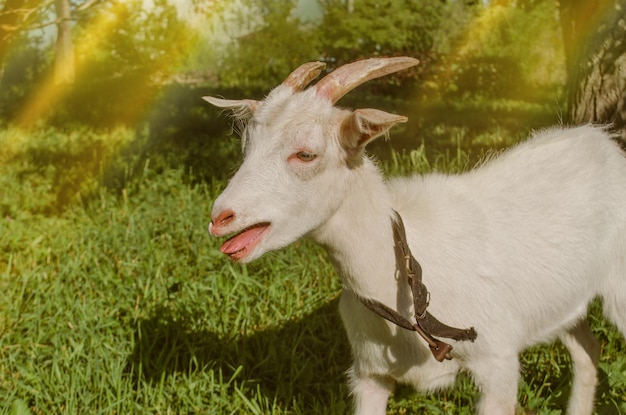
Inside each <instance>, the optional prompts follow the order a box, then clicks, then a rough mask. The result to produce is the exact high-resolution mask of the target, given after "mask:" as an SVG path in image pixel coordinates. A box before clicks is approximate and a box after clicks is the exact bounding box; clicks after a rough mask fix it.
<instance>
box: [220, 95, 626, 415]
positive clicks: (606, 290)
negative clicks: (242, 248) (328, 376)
mask: <svg viewBox="0 0 626 415" xmlns="http://www.w3.org/2000/svg"><path fill="white" fill-rule="evenodd" d="M351 114H354V113H351V112H349V111H346V110H340V109H337V108H335V107H333V106H332V104H330V103H329V102H327V101H323V100H321V99H319V97H316V96H315V91H314V90H313V89H308V90H305V91H303V92H298V93H291V92H290V91H287V90H286V88H284V87H279V88H277V89H276V90H275V91H274V92H272V94H270V96H269V97H268V98H267V99H266V100H264V101H262V102H260V103H259V107H258V108H256V109H255V112H254V115H253V116H252V119H251V120H250V121H249V124H248V127H247V130H246V132H245V136H246V145H245V158H244V162H243V165H242V166H241V168H240V170H239V171H238V172H237V174H236V175H235V176H234V178H233V179H232V181H231V183H230V184H229V186H228V187H227V189H226V190H225V191H224V193H223V194H222V195H221V196H220V197H219V198H218V199H217V200H216V201H215V204H214V206H213V212H212V213H213V215H212V217H213V219H214V222H215V223H213V224H212V225H211V228H210V231H211V233H213V234H215V235H218V236H221V235H225V234H229V233H232V232H235V231H240V230H242V229H244V228H246V227H248V226H250V225H253V224H256V223H259V222H270V223H271V227H270V230H269V231H268V232H267V233H266V234H265V235H264V237H263V240H262V241H261V242H260V243H259V244H258V245H257V246H256V248H254V249H253V250H252V251H251V252H250V253H249V254H248V255H247V256H246V257H245V258H243V259H242V261H244V262H247V261H250V260H253V259H255V258H257V257H259V256H260V255H262V254H263V253H265V252H267V251H268V250H271V249H276V248H279V247H282V246H285V245H287V244H289V243H292V242H294V241H295V240H297V239H298V238H300V237H302V236H309V237H311V238H313V239H314V240H316V241H317V242H319V243H320V244H322V245H323V246H324V247H325V248H326V249H327V250H328V252H329V254H330V256H331V258H332V260H333V262H334V263H335V265H336V267H337V270H338V272H339V274H340V276H341V278H342V281H343V284H344V286H345V290H344V293H343V295H342V298H341V302H340V311H341V316H342V318H343V321H344V325H345V328H346V330H347V333H348V338H349V339H350V344H351V347H352V352H353V356H354V363H353V365H352V368H351V369H350V371H349V377H350V388H351V391H352V393H353V395H354V398H355V408H356V413H357V414H361V415H363V414H373V415H375V414H384V412H385V407H386V403H387V399H388V396H389V394H390V393H391V392H392V390H393V385H394V384H395V383H397V382H399V383H405V384H410V385H413V386H414V387H415V388H417V389H419V390H424V391H432V390H435V389H438V388H442V387H446V386H448V385H451V384H452V383H453V382H454V379H455V376H456V375H457V373H458V372H459V371H460V370H465V371H468V372H469V373H471V375H472V377H473V379H474V381H475V383H476V384H477V386H478V387H479V389H480V391H481V398H480V401H479V403H478V407H477V408H476V409H477V412H478V413H479V414H483V415H499V414H501V415H513V414H514V413H515V410H516V404H517V402H516V399H517V388H518V381H519V372H520V368H519V362H518V355H519V353H520V352H521V351H522V350H523V349H525V348H527V347H529V346H532V345H535V344H538V343H542V342H548V341H552V340H554V339H557V338H561V339H562V341H563V343H564V345H565V346H566V347H567V348H568V350H569V351H570V353H571V355H572V360H573V365H574V371H573V373H574V380H573V392H572V396H571V399H570V404H569V408H568V414H570V415H590V414H591V412H592V407H593V398H594V391H595V385H596V382H597V381H596V365H597V360H598V350H599V347H598V344H597V341H596V340H595V339H594V338H593V335H592V334H591V331H590V329H589V327H588V326H587V324H586V323H585V320H584V319H585V315H586V312H587V305H588V303H589V302H590V301H591V300H592V299H593V298H594V297H597V296H600V297H603V299H604V308H605V312H606V315H607V317H608V318H610V319H611V320H612V321H613V322H614V323H615V324H616V325H617V327H618V328H619V329H620V330H621V332H622V333H626V159H625V157H624V154H623V153H622V151H621V150H620V148H619V147H618V145H616V143H614V142H613V141H612V140H611V139H610V137H608V135H607V134H606V133H605V132H604V130H602V129H600V128H596V127H592V126H581V127H577V128H555V129H552V130H547V131H544V132H541V133H538V134H536V135H535V136H534V137H532V138H530V139H529V140H528V141H527V142H525V143H523V144H520V145H518V146H516V147H515V148H513V149H511V150H509V151H507V152H506V153H504V154H502V155H500V156H499V157H496V158H494V159H492V160H489V161H487V162H485V163H484V164H483V165H482V166H480V167H479V168H476V169H475V170H473V171H471V172H469V173H466V174H462V175H441V174H435V175H428V176H424V177H421V176H415V177H406V178H395V179H391V180H388V181H386V180H385V179H384V178H383V176H382V175H381V173H380V172H379V171H378V169H377V168H376V166H375V165H374V164H373V163H372V162H371V161H370V160H369V159H367V158H366V157H365V156H363V155H362V154H361V152H359V151H357V154H356V156H355V154H354V153H355V152H354V149H348V148H347V146H346V144H345V142H346V138H345V137H342V136H341V134H342V132H341V131H342V130H341V128H340V126H341V123H342V122H343V121H344V120H346V119H347V118H348V117H350V116H351ZM383 133H384V132H382V133H381V134H383ZM303 149H306V150H307V151H309V152H313V153H315V154H316V155H317V158H316V159H315V160H314V161H313V162H309V163H306V162H302V161H300V160H298V159H297V158H295V157H294V155H295V154H297V152H298V151H301V150H303ZM358 150H362V149H358ZM355 157H357V159H355ZM355 160H356V161H355ZM392 209H393V210H396V211H397V212H399V214H400V215H401V216H402V218H403V220H404V223H405V225H406V231H407V236H408V241H409V245H410V248H411V250H412V252H413V254H414V256H415V257H416V259H417V260H418V261H419V262H420V264H421V265H422V268H423V280H424V283H425V284H426V286H427V287H428V289H429V290H430V293H431V305H430V307H429V311H430V312H431V313H432V314H433V315H434V316H436V317H437V318H438V319H439V320H441V321H442V322H445V323H446V324H449V325H452V326H456V327H469V326H474V327H475V329H476V331H477V333H478V338H477V340H476V341H475V342H474V343H471V342H455V341H452V340H450V342H451V343H452V345H453V346H454V350H453V352H452V353H453V356H454V359H453V360H451V361H444V362H442V363H439V362H437V361H435V359H433V357H432V356H431V355H430V352H429V350H428V348H427V346H426V344H425V343H424V341H423V340H422V339H421V338H420V337H419V336H418V335H417V334H415V333H414V332H410V331H406V330H404V329H401V328H398V327H396V326H394V325H392V324H390V323H388V322H386V321H385V320H383V319H382V318H381V317H379V316H378V315H376V314H374V313H372V312H371V311H369V310H367V309H366V308H364V306H363V305H362V304H361V303H360V302H359V300H358V299H357V296H363V297H367V298H373V299H376V300H378V301H380V302H382V303H384V304H386V305H388V306H390V307H392V308H394V309H396V310H398V311H399V312H401V313H402V314H403V315H405V316H406V317H407V318H411V316H412V315H413V311H412V305H411V299H410V296H409V295H410V293H409V290H408V285H407V282H406V275H404V273H403V272H400V271H397V270H396V259H395V256H394V251H393V238H392V230H391V222H390V221H391V219H390V218H391V217H392V215H393V213H392ZM225 211H232V212H233V218H232V219H231V220H229V221H228V222H227V223H224V224H219V223H217V222H219V221H218V220H217V219H218V218H220V214H222V213H223V212H225Z"/></svg>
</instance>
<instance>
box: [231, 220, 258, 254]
mask: <svg viewBox="0 0 626 415" xmlns="http://www.w3.org/2000/svg"><path fill="white" fill-rule="evenodd" d="M266 229H267V225H259V226H255V227H253V228H249V229H246V230H244V231H243V232H241V233H239V234H237V235H235V236H233V237H232V238H230V239H229V240H227V241H226V242H224V244H223V245H222V247H221V248H220V251H221V252H222V253H223V254H227V255H232V254H235V253H237V252H239V251H241V250H243V249H245V248H247V247H248V246H250V244H251V243H252V242H254V241H255V240H256V239H257V238H258V237H259V236H260V235H261V234H262V233H263V232H265V230H266Z"/></svg>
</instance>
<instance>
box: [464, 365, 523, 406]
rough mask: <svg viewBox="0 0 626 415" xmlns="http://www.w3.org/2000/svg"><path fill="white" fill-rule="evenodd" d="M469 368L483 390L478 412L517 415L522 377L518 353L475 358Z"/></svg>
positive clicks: (477, 384)
mask: <svg viewBox="0 0 626 415" xmlns="http://www.w3.org/2000/svg"><path fill="white" fill-rule="evenodd" d="M468 368H469V369H470V371H471V372H472V375H473V377H474V382H475V383H476V386H478V388H479V389H480V391H481V397H480V400H479V401H478V405H477V407H476V412H477V413H478V414H479V415H515V408H516V406H517V388H518V383H519V378H520V374H519V360H518V357H517V355H516V354H513V355H511V356H508V357H499V358H494V357H490V358H484V359H480V360H475V361H473V362H472V363H471V364H470V365H468Z"/></svg>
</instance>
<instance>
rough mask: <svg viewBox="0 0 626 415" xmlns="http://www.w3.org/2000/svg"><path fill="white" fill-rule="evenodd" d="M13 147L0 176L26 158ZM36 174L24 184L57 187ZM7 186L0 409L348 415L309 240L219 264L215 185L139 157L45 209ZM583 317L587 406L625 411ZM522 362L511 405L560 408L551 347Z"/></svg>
mask: <svg viewBox="0 0 626 415" xmlns="http://www.w3.org/2000/svg"><path fill="white" fill-rule="evenodd" d="M14 153H15V154H13V158H11V160H9V159H8V158H6V159H5V162H4V163H3V164H2V166H0V173H1V174H2V177H3V178H6V177H8V175H10V174H11V173H12V172H16V171H18V170H19V169H23V168H24V166H25V165H31V164H24V162H23V161H21V160H20V159H19V151H17V150H16V151H14ZM467 164H468V162H467V157H466V155H465V154H464V153H463V152H462V151H460V150H459V151H458V152H457V153H456V154H454V153H453V154H447V155H446V154H442V155H441V157H438V158H428V157H426V156H425V155H424V149H423V148H420V149H417V150H415V151H413V152H408V153H406V154H404V155H402V154H400V155H398V154H396V155H395V156H394V157H393V158H391V159H388V160H385V161H384V162H382V165H383V167H384V169H386V170H387V171H388V172H389V173H392V174H393V173H401V172H404V171H409V170H410V171H413V170H420V171H430V170H445V171H449V170H454V171H459V170H463V169H464V168H466V166H467ZM45 167H46V166H42V169H43V170H42V171H43V173H41V174H40V175H39V176H37V177H39V178H40V180H43V181H45V180H55V178H56V177H57V175H47V174H48V173H46V172H48V170H46V168H45ZM32 174H34V173H32ZM93 174H94V175H96V176H98V175H101V174H102V173H101V172H96V173H93ZM28 177H32V176H28ZM85 179H86V180H87V179H89V180H88V181H89V183H92V182H91V179H92V178H85ZM16 180H17V179H16ZM20 185H24V186H26V185H27V183H26V182H16V183H14V184H13V185H12V187H11V189H12V190H11V192H5V193H4V194H3V195H2V198H3V200H4V203H5V206H6V209H5V211H4V213H3V217H2V218H0V293H2V295H1V296H0V413H7V414H16V415H21V414H27V413H34V414H133V413H137V414H144V413H145V414H181V413H204V414H241V413H245V414H344V413H347V412H349V408H350V400H349V396H348V393H347V388H346V385H345V381H346V379H345V375H344V373H345V371H346V370H347V369H348V367H349V364H350V353H349V348H348V344H347V339H346V337H345V334H344V332H343V328H342V327H341V321H340V319H339V315H338V312H337V299H338V295H339V293H340V290H341V284H340V281H339V280H338V278H337V277H336V276H335V273H334V270H333V269H332V266H331V265H330V263H329V261H328V259H327V257H326V255H325V253H324V252H323V251H322V250H321V249H320V248H319V247H316V246H314V245H313V244H311V243H309V242H306V241H303V242H298V243H296V244H294V245H293V246H291V247H289V248H287V249H284V250H281V251H279V252H275V253H271V254H268V255H267V256H266V257H264V258H263V259H261V260H259V261H257V262H255V263H253V264H250V265H247V266H245V265H238V264H234V263H232V262H229V261H228V260H227V259H226V258H225V257H224V256H223V255H222V254H221V253H220V252H219V249H218V247H219V241H217V240H215V239H213V238H210V237H209V236H208V234H207V232H206V226H207V224H208V222H209V211H210V206H211V203H212V200H213V199H214V198H215V197H216V195H217V194H219V192H220V190H221V189H222V188H223V186H224V183H223V182H221V181H217V180H215V181H213V182H210V183H198V182H195V181H194V180H193V178H192V177H190V176H189V174H188V173H185V172H184V170H183V169H165V170H163V171H161V172H159V173H158V174H157V173H156V169H152V168H151V167H150V165H149V164H146V165H145V166H144V169H143V170H142V171H141V172H139V173H137V174H136V175H135V177H134V178H132V180H131V179H129V180H128V181H127V182H126V186H125V187H124V190H123V191H118V190H110V189H109V190H107V189H105V188H100V189H96V190H95V191H94V192H93V193H92V194H90V195H89V197H86V196H84V197H80V198H77V199H75V200H77V201H76V202H74V203H72V204H69V205H68V206H66V208H65V209H64V210H62V211H60V212H58V213H54V214H49V213H48V214H45V213H46V210H45V209H41V206H40V205H39V204H38V203H39V202H41V200H27V202H28V203H27V206H33V207H34V209H33V210H34V213H33V212H30V213H29V212H27V211H22V212H20V211H19V209H18V208H17V207H18V206H19V203H20V201H21V200H22V199H20V198H23V197H24V194H20V193H19V189H20ZM90 186H91V185H90ZM45 188H46V187H45V186H44V185H43V184H41V183H39V184H38V187H37V192H35V193H33V195H31V196H30V197H39V196H40V195H42V193H43V192H44V189H45ZM91 188H92V187H90V189H91ZM48 189H49V192H52V193H50V195H49V197H50V200H56V199H55V197H54V196H55V195H54V194H53V192H54V187H53V186H50V187H48ZM3 190H4V189H3ZM41 203H43V202H41ZM51 203H53V202H51ZM55 212H56V211H55ZM590 320H591V322H592V325H593V327H594V330H595V332H596V334H597V335H598V337H599V338H600V339H601V341H602V347H603V353H602V362H601V365H600V367H601V385H600V387H599V391H598V398H597V401H598V409H597V412H598V413H599V414H605V415H608V414H619V413H626V404H625V403H624V402H625V400H626V379H625V376H624V373H625V372H626V350H625V349H626V347H625V342H624V339H622V338H621V336H620V335H619V333H617V332H616V331H615V329H614V328H612V327H611V326H610V325H608V324H607V323H606V322H604V321H603V320H602V319H601V317H600V311H599V305H598V304H597V303H596V304H594V305H592V307H591V318H590ZM522 362H523V368H524V374H523V382H522V384H521V387H520V401H521V402H522V403H523V405H524V407H525V408H527V409H530V410H534V411H537V413H539V414H558V413H561V410H562V408H563V405H564V402H566V399H567V394H568V393H569V392H568V391H569V386H568V385H569V379H570V378H569V376H570V367H569V359H568V357H567V354H566V353H565V352H564V350H563V349H562V347H561V346H560V345H558V344H555V345H549V346H545V347H541V348H535V349H533V350H531V351H529V352H527V353H525V354H524V355H523V356H522ZM476 397H477V391H476V390H475V388H474V387H473V385H472V383H471V381H470V380H469V378H468V377H467V376H461V377H460V378H459V380H458V382H457V385H456V387H455V388H454V389H451V390H447V391H442V392H440V393H437V394H434V395H429V396H427V395H423V394H417V393H414V392H412V391H411V390H410V389H408V388H399V390H398V391H397V392H396V394H395V395H394V396H393V398H392V400H391V402H390V405H389V409H388V413H389V414H413V413H427V414H470V413H472V408H473V406H474V404H475V402H476V399H477V398H476ZM620 411H621V412H620Z"/></svg>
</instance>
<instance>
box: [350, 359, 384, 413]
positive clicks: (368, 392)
mask: <svg viewBox="0 0 626 415" xmlns="http://www.w3.org/2000/svg"><path fill="white" fill-rule="evenodd" d="M349 376H350V392H351V393H352V396H353V398H354V413H355V415H384V414H385V412H386V410H387V400H388V399H389V395H390V394H391V392H393V389H394V387H395V381H394V380H393V379H390V378H386V377H382V376H360V375H359V374H357V373H356V371H355V370H354V368H352V369H350V372H349Z"/></svg>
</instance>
